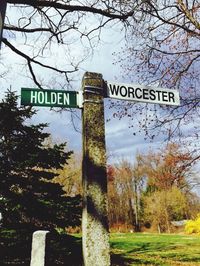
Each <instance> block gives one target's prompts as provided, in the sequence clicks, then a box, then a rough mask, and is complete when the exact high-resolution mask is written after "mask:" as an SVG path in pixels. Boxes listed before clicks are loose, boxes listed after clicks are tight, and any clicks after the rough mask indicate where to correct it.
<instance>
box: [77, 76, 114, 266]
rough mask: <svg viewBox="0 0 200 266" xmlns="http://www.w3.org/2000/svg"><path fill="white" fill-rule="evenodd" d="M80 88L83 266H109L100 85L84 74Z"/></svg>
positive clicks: (102, 90) (99, 79)
mask: <svg viewBox="0 0 200 266" xmlns="http://www.w3.org/2000/svg"><path fill="white" fill-rule="evenodd" d="M82 88H83V114H82V117H83V216H82V234H83V258H84V266H94V265H95V266H109V265H110V248H109V234H108V199H107V175H106V147H105V125H104V103H103V99H104V81H103V78H102V75H101V74H98V73H91V72H86V73H85V75H84V76H83V81H82Z"/></svg>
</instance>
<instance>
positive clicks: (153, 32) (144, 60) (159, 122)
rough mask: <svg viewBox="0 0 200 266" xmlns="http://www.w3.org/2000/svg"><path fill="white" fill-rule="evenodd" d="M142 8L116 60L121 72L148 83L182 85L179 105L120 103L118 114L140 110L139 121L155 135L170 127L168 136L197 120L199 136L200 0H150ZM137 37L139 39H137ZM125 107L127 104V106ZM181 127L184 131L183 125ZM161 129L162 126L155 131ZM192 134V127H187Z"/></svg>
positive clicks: (148, 131)
mask: <svg viewBox="0 0 200 266" xmlns="http://www.w3.org/2000/svg"><path fill="white" fill-rule="evenodd" d="M147 3H148V5H146V6H145V8H144V6H143V7H142V8H141V10H140V12H141V13H140V14H141V17H142V15H143V20H142V21H141V20H140V24H137V23H135V25H134V26H133V27H132V28H129V31H128V33H127V46H126V47H125V48H124V47H122V51H121V52H120V56H119V55H118V57H117V58H118V59H117V63H120V64H121V65H122V71H123V75H124V76H126V78H127V77H128V79H129V80H131V79H132V81H134V82H139V83H142V84H146V85H153V86H160V87H167V88H173V89H178V90H179V91H180V96H181V106H179V107H169V106H168V107H165V106H162V107H161V106H158V105H151V106H150V105H149V106H146V105H144V104H143V105H139V106H138V105H137V106H136V105H134V106H133V105H132V104H130V103H128V104H126V103H125V104H123V105H121V107H122V108H120V106H118V107H117V108H118V116H124V115H128V116H130V117H131V118H132V117H135V115H136V114H138V113H141V114H142V119H143V121H142V122H141V119H140V121H139V123H141V126H142V127H143V129H144V130H145V132H146V135H149V136H150V137H151V138H154V136H155V129H156V130H157V129H159V130H163V131H164V132H165V133H166V131H167V135H166V138H171V137H172V136H174V135H176V136H177V134H179V135H180V136H181V135H183V134H184V130H183V128H185V129H186V128H188V124H190V125H191V122H192V123H193V125H191V126H190V127H192V128H193V136H194V135H195V136H198V125H199V122H200V119H199V106H200V90H199V84H200V78H199V77H200V62H199V60H200V49H199V45H200V4H199V1H198V0H194V1H192V0H160V1H156V0H155V1H147ZM135 40H137V41H135ZM125 107H126V108H125ZM181 128H182V131H181V130H180V129H181ZM157 132H158V131H157ZM187 134H188V131H187Z"/></svg>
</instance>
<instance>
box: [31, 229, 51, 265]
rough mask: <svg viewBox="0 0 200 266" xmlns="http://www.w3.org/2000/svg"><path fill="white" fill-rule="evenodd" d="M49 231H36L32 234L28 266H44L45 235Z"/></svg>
mask: <svg viewBox="0 0 200 266" xmlns="http://www.w3.org/2000/svg"><path fill="white" fill-rule="evenodd" d="M47 233H49V231H44V230H38V231H35V232H34V233H33V238H32V249H31V264H30V266H45V245H46V235H47Z"/></svg>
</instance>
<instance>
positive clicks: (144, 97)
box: [107, 81, 180, 105]
mask: <svg viewBox="0 0 200 266" xmlns="http://www.w3.org/2000/svg"><path fill="white" fill-rule="evenodd" d="M107 96H108V97H110V98H114V99H118V100H128V101H136V102H145V103H157V104H165V105H180V97H179V92H178V91H177V90H171V89H163V88H157V87H151V86H144V85H133V84H125V83H116V82H112V81H107Z"/></svg>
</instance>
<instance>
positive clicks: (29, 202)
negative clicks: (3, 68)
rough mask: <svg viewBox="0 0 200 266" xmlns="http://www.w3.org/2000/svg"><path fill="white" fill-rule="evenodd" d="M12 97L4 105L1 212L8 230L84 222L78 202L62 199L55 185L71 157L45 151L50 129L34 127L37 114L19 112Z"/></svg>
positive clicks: (60, 149)
mask: <svg viewBox="0 0 200 266" xmlns="http://www.w3.org/2000/svg"><path fill="white" fill-rule="evenodd" d="M17 99H18V96H16V94H15V93H14V92H11V91H8V92H7V94H6V97H5V99H4V100H3V101H2V102H1V103H0V212H1V213H2V216H3V220H2V223H3V226H4V227H6V228H29V229H33V230H35V229H39V228H42V229H55V228H56V227H63V228H64V227H66V226H69V225H70V226H73V225H77V224H79V222H80V197H78V196H77V197H74V198H71V197H64V196H63V194H64V192H63V190H62V188H61V187H60V185H58V184H54V183H52V182H51V181H52V179H53V178H54V177H55V175H56V173H55V171H53V170H55V169H62V168H63V166H64V164H65V163H66V160H68V159H69V158H70V156H71V154H72V152H71V151H70V152H66V151H65V146H66V143H62V144H59V145H45V144H44V143H45V140H46V139H47V138H48V137H49V136H50V134H48V133H45V132H44V129H45V128H46V127H47V124H38V125H30V124H29V123H28V119H30V118H31V117H32V116H33V115H34V114H35V113H36V111H34V110H32V109H31V108H30V107H18V106H17Z"/></svg>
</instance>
